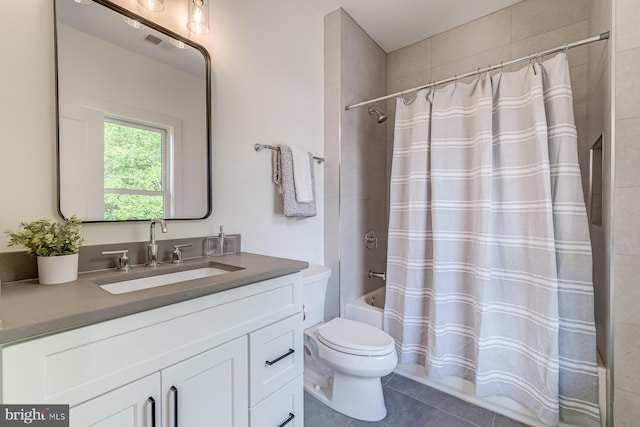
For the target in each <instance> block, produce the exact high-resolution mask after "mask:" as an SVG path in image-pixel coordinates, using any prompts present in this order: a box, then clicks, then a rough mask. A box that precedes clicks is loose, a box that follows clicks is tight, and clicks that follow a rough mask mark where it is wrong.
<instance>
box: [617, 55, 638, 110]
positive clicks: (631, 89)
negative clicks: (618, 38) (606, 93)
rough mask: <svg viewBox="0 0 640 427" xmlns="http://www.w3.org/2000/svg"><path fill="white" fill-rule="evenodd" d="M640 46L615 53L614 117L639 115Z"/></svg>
mask: <svg viewBox="0 0 640 427" xmlns="http://www.w3.org/2000/svg"><path fill="white" fill-rule="evenodd" d="M639 71H640V48H636V49H630V50H625V51H624V52H618V53H617V54H616V76H615V79H616V117H617V119H618V120H620V119H627V118H630V117H640V79H639V78H638V72H639Z"/></svg>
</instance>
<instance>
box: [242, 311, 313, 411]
mask: <svg viewBox="0 0 640 427" xmlns="http://www.w3.org/2000/svg"><path fill="white" fill-rule="evenodd" d="M303 365H304V349H303V339H302V316H301V315H300V314H299V313H298V314H296V315H294V316H291V317H289V318H287V319H284V320H281V321H279V322H277V323H274V324H272V325H269V326H266V327H264V328H262V329H259V330H257V331H255V332H252V333H251V334H249V372H250V389H251V406H254V405H256V404H257V403H258V402H260V401H261V400H262V399H264V398H265V397H267V396H268V395H270V394H271V393H273V392H274V391H276V390H278V389H279V388H280V387H282V386H284V385H285V384H287V383H288V382H290V381H291V380H293V379H294V378H295V377H297V376H298V375H302V370H303Z"/></svg>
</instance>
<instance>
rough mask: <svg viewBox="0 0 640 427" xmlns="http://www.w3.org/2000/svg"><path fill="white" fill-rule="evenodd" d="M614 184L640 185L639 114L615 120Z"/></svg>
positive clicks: (625, 185) (620, 185)
mask: <svg viewBox="0 0 640 427" xmlns="http://www.w3.org/2000/svg"><path fill="white" fill-rule="evenodd" d="M616 186H618V187H631V186H640V116H638V117H636V118H631V119H625V120H617V121H616Z"/></svg>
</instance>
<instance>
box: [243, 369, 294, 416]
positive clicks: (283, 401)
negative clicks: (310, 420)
mask: <svg viewBox="0 0 640 427" xmlns="http://www.w3.org/2000/svg"><path fill="white" fill-rule="evenodd" d="M249 417H250V421H251V427H280V426H283V427H285V426H286V427H302V426H303V425H304V390H303V377H302V375H299V376H298V377H297V378H296V379H294V380H293V381H291V382H290V383H288V384H286V385H285V386H284V387H282V388H281V389H280V390H278V391H276V392H275V393H274V394H272V395H271V396H269V397H268V398H266V399H265V400H263V401H262V402H260V403H259V404H257V405H256V406H255V407H253V408H251V411H250V416H249ZM287 421H288V422H287ZM284 423H286V424H284ZM283 424H284V425H283Z"/></svg>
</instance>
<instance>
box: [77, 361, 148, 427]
mask: <svg viewBox="0 0 640 427" xmlns="http://www.w3.org/2000/svg"><path fill="white" fill-rule="evenodd" d="M159 399H160V374H159V373H155V374H152V375H149V376H147V377H144V378H142V379H139V380H137V381H134V382H132V383H131V384H127V385H125V386H122V387H120V388H117V389H116V390H113V391H111V392H109V393H106V394H103V395H102V396H99V397H96V398H95V399H91V400H90V401H88V402H85V403H81V404H80V405H78V406H75V407H73V408H71V409H70V410H69V425H70V426H74V427H76V426H78V427H79V426H85V427H86V426H92V427H139V426H153V425H159V424H158V421H157V420H159V419H160V400H159Z"/></svg>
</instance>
